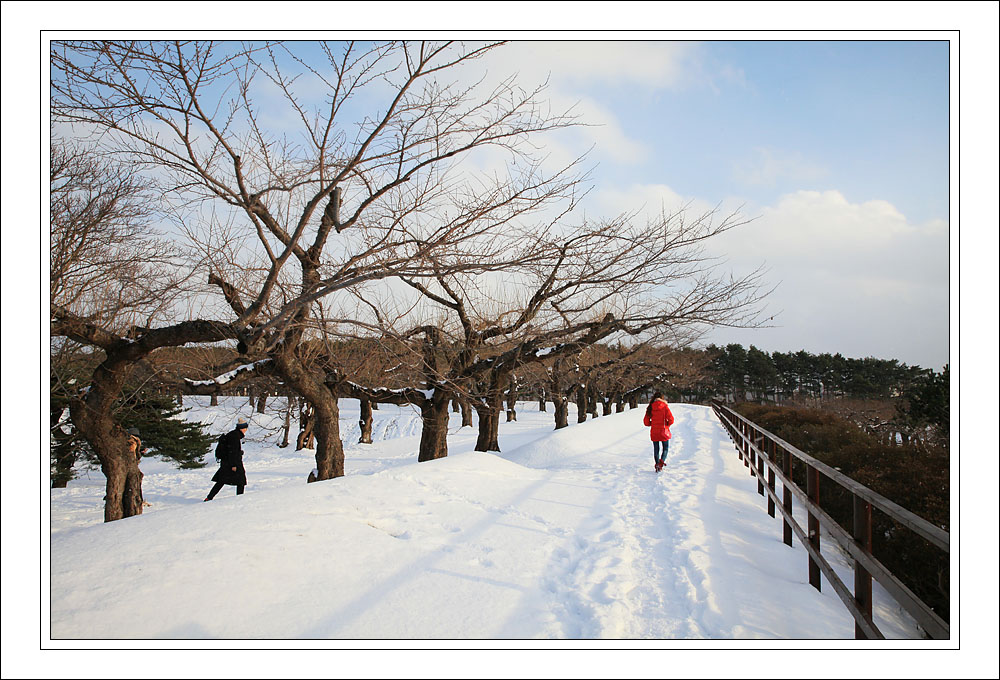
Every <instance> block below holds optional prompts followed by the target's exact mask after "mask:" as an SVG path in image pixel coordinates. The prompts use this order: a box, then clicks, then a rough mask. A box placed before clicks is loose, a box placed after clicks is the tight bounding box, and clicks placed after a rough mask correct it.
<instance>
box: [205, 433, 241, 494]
mask: <svg viewBox="0 0 1000 680" xmlns="http://www.w3.org/2000/svg"><path fill="white" fill-rule="evenodd" d="M243 436H244V435H243V430H241V429H239V428H236V429H235V430H233V431H232V432H228V433H226V434H225V435H224V436H223V437H222V441H221V448H222V450H221V453H222V458H221V460H220V461H219V469H218V471H216V473H215V476H214V477H212V481H213V482H222V483H223V484H230V485H237V486H246V484H247V471H246V469H245V468H244V467H243V446H242V445H241V444H240V441H241V440H242V439H243ZM233 468H236V469H235V470H233Z"/></svg>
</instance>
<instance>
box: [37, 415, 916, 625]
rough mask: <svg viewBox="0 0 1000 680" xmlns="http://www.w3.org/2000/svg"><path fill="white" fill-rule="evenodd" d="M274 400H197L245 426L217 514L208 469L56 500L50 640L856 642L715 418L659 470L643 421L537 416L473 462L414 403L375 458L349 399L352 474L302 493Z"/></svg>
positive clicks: (172, 472) (79, 489) (225, 425)
mask: <svg viewBox="0 0 1000 680" xmlns="http://www.w3.org/2000/svg"><path fill="white" fill-rule="evenodd" d="M277 401H278V400H274V402H273V404H272V406H273V407H275V409H276V410H275V412H271V411H270V410H269V413H268V414H266V415H263V416H262V415H260V414H256V413H252V411H251V410H250V409H249V406H248V405H247V404H246V400H245V399H243V400H237V399H230V400H224V401H223V404H222V405H221V406H220V407H215V408H210V407H208V406H207V399H205V400H188V402H187V404H188V405H189V406H192V404H193V403H195V402H197V405H195V406H194V407H193V408H192V409H191V410H190V411H188V412H187V414H186V417H187V418H189V419H192V420H199V421H202V422H208V423H212V431H213V432H222V431H225V430H227V429H229V428H230V427H231V426H232V424H233V423H235V421H236V418H237V416H238V415H242V416H244V417H247V416H250V419H251V427H250V432H249V435H248V441H245V442H244V449H245V452H246V453H245V462H246V467H247V474H248V478H249V486H248V488H247V491H246V494H245V495H243V496H240V497H236V496H235V495H234V490H233V489H234V488H233V487H225V488H224V490H223V491H222V492H221V493H220V495H219V497H218V498H216V499H215V500H214V501H213V502H211V503H203V502H202V499H203V498H204V496H205V494H206V492H207V491H208V489H209V488H210V486H211V482H210V481H209V480H210V477H211V476H212V474H213V472H214V470H215V468H214V467H209V468H205V469H201V470H177V469H174V468H172V467H171V466H170V465H169V464H167V463H164V462H159V461H157V460H156V459H154V458H147V459H145V460H144V461H143V464H142V468H143V471H144V473H145V478H144V484H143V489H144V495H145V498H146V500H147V501H149V502H150V503H151V506H150V507H149V508H147V509H146V511H145V512H144V514H143V515H141V516H139V517H134V518H130V519H126V520H121V521H118V522H112V523H109V524H104V523H103V522H102V519H103V514H102V513H103V510H102V501H101V497H102V496H103V493H104V491H103V484H104V480H103V476H102V475H101V474H100V472H99V471H91V472H90V473H89V475H84V476H83V477H81V478H80V479H78V480H74V481H73V482H71V483H70V485H69V487H68V488H66V489H53V490H51V608H50V612H51V621H50V623H51V628H50V630H51V636H52V638H55V639H100V640H104V639H122V638H141V639H162V638H167V639H177V638H182V639H198V638H209V639H227V640H231V639H247V638H271V639H316V638H319V639H346V640H353V639H397V640H399V639H403V640H409V639H473V640H494V639H535V638H540V639H549V640H566V639H629V640H692V639H714V640H733V639H747V638H754V639H760V638H771V639H783V640H789V639H851V638H852V637H853V633H854V627H853V622H852V620H851V618H850V617H849V615H848V614H847V612H846V610H845V609H844V607H843V606H842V605H841V603H840V601H839V600H838V599H837V597H836V595H835V594H834V593H833V589H832V588H831V587H829V584H827V583H824V588H823V591H822V592H817V591H816V590H815V589H813V588H812V587H810V586H809V585H808V583H807V568H806V556H805V552H804V550H803V549H802V548H801V547H800V546H796V547H794V548H789V547H787V546H785V545H784V544H783V543H782V542H781V524H780V520H777V519H771V518H770V517H768V515H767V513H766V512H765V510H764V500H763V499H762V498H761V497H760V496H759V495H757V493H756V482H755V480H753V479H752V478H751V477H750V476H749V475H748V473H747V470H746V468H745V467H744V465H743V464H742V463H741V462H740V461H739V459H738V458H737V456H736V453H735V450H734V448H733V446H732V444H731V443H730V441H729V439H728V438H727V436H726V434H725V432H724V430H723V429H722V427H721V425H720V424H719V423H718V421H717V420H716V419H715V416H714V415H713V414H712V412H711V410H710V409H708V408H705V407H700V406H689V405H682V404H677V405H674V407H673V410H674V414H675V416H676V418H677V423H676V424H675V426H674V428H673V433H674V438H673V440H672V442H671V447H670V454H669V457H668V464H667V468H666V469H665V471H664V472H662V473H660V474H659V475H657V474H656V473H654V472H653V469H652V468H653V466H652V455H651V446H650V444H649V439H648V430H647V429H646V428H644V427H643V426H642V422H641V421H642V415H641V412H640V411H630V412H626V413H622V414H616V415H612V416H606V417H601V418H598V419H595V420H591V421H588V422H586V423H582V424H575V423H574V424H572V425H571V426H570V427H569V428H566V429H563V430H559V431H553V430H552V427H553V421H552V413H551V410H550V412H548V413H544V412H539V410H538V405H537V404H536V403H523V404H521V405H520V407H519V413H518V420H517V421H516V422H510V423H506V422H504V423H501V425H500V445H501V448H502V449H503V453H501V454H499V455H498V454H492V453H479V452H474V451H472V448H473V446H474V444H475V435H476V433H475V431H474V430H473V429H472V428H461V427H460V419H459V418H458V415H457V414H454V415H453V421H452V428H451V434H450V436H449V449H450V454H449V456H448V457H447V458H445V459H441V460H438V461H433V462H427V463H417V462H416V450H417V443H418V440H419V426H420V419H419V415H418V414H417V413H416V411H415V410H413V409H410V408H407V407H402V408H400V407H394V406H383V407H382V408H381V409H380V410H378V411H376V412H375V440H376V443H375V444H372V445H360V444H354V443H353V442H356V441H357V439H358V431H357V429H358V425H357V415H358V411H359V409H358V404H357V402H353V401H350V400H344V402H343V413H342V427H343V438H344V441H345V443H346V453H347V455H346V458H347V475H346V476H345V477H343V478H340V479H337V480H331V481H327V482H321V483H316V484H306V483H305V478H306V476H307V474H308V473H309V471H310V470H311V469H312V467H313V459H312V454H311V452H310V451H299V452H295V451H293V450H292V449H293V448H294V447H289V448H285V449H280V448H278V447H277V446H276V443H277V442H278V441H279V439H280V436H279V432H278V427H279V426H280V424H281V422H282V419H281V416H280V414H279V413H277V407H280V404H278V403H277ZM550 409H551V407H550ZM574 420H575V414H571V422H573V421H574ZM829 559H831V561H832V562H834V564H835V565H837V567H838V569H840V570H841V571H842V573H843V576H844V578H845V581H847V582H848V583H850V582H851V581H850V577H849V574H850V568H849V567H848V566H847V561H846V560H845V559H843V557H842V556H840V555H838V554H836V553H830V554H829ZM876 598H877V599H876V601H877V607H876V622H877V623H878V625H879V626H880V627H881V628H882V630H883V632H885V633H886V635H887V636H889V637H891V638H918V637H919V632H918V631H917V630H916V629H915V627H914V626H913V624H912V623H911V622H910V621H909V620H908V617H906V616H905V615H904V614H902V613H901V612H900V611H899V609H898V607H897V606H896V605H895V603H893V602H892V601H891V600H888V599H887V598H886V597H885V595H884V593H882V592H881V591H880V590H879V589H878V587H877V584H876Z"/></svg>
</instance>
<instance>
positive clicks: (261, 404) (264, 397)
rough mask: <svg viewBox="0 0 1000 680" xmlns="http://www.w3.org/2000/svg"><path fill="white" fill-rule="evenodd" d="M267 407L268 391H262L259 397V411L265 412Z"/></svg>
mask: <svg viewBox="0 0 1000 680" xmlns="http://www.w3.org/2000/svg"><path fill="white" fill-rule="evenodd" d="M266 407H267V392H261V393H260V396H259V397H257V413H263V412H264V409H265V408H266Z"/></svg>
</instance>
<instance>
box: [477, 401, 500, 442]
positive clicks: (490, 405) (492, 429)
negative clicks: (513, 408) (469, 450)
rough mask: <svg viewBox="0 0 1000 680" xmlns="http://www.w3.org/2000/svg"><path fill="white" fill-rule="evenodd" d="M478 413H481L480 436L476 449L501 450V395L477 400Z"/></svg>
mask: <svg viewBox="0 0 1000 680" xmlns="http://www.w3.org/2000/svg"><path fill="white" fill-rule="evenodd" d="M475 407H476V413H478V414H479V437H478V438H477V439H476V451H499V450H500V411H501V410H502V408H503V401H502V399H501V397H500V395H497V396H495V397H490V398H488V399H486V400H477V401H476V402H475Z"/></svg>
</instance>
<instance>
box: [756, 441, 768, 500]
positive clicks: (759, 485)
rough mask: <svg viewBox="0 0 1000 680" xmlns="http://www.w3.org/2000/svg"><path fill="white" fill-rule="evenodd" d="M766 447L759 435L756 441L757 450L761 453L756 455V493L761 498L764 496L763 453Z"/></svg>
mask: <svg viewBox="0 0 1000 680" xmlns="http://www.w3.org/2000/svg"><path fill="white" fill-rule="evenodd" d="M766 446H767V444H766V443H765V439H764V436H763V435H761V436H760V439H758V440H757V448H758V449H760V451H761V452H760V453H758V454H757V493H759V494H760V495H761V496H763V495H764V451H766V450H767V449H766Z"/></svg>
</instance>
